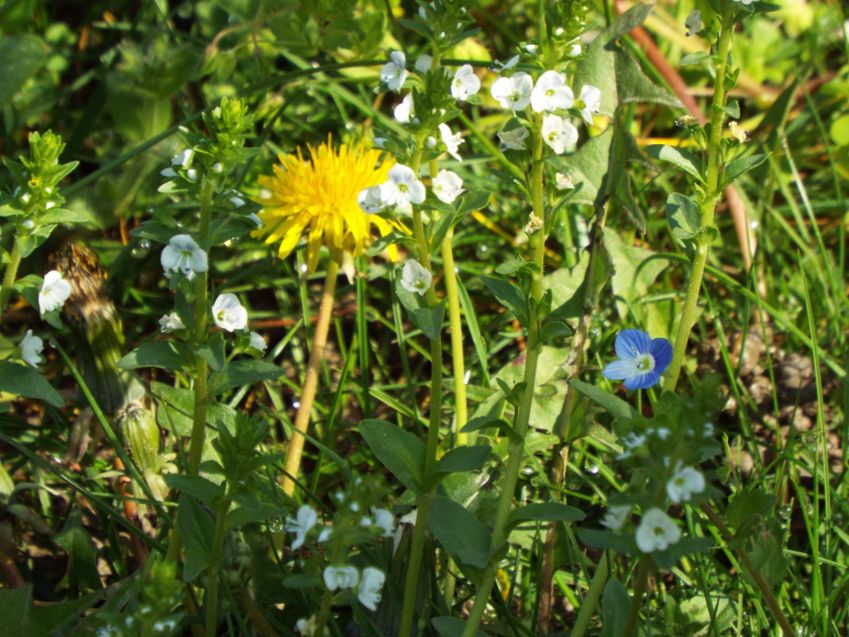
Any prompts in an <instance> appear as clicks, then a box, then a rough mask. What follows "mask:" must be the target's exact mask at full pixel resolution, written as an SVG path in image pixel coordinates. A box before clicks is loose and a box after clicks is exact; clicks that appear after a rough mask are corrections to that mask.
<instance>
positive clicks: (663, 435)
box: [654, 427, 672, 440]
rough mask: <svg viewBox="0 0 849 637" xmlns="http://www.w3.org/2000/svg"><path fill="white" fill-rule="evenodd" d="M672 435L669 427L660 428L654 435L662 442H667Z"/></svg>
mask: <svg viewBox="0 0 849 637" xmlns="http://www.w3.org/2000/svg"><path fill="white" fill-rule="evenodd" d="M670 433H672V432H671V431H669V427H658V428H657V429H655V430H654V435H656V436H657V437H658V438H660V439H661V440H666V439H667V438H669V434H670Z"/></svg>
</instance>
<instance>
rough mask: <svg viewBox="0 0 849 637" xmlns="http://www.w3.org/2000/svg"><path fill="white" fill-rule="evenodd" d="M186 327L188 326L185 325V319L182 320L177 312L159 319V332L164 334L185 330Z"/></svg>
mask: <svg viewBox="0 0 849 637" xmlns="http://www.w3.org/2000/svg"><path fill="white" fill-rule="evenodd" d="M184 327H186V326H185V324H184V323H183V319H181V318H180V315H179V314H177V313H176V312H171V313H170V314H165V315H163V316H162V318H160V319H159V331H160V332H162V333H163V334H168V333H169V332H175V331H177V330H181V329H183V328H184Z"/></svg>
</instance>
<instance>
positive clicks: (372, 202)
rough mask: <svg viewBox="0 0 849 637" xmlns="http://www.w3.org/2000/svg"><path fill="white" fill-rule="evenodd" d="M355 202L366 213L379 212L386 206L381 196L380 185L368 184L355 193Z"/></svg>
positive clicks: (381, 189)
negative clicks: (358, 192)
mask: <svg viewBox="0 0 849 637" xmlns="http://www.w3.org/2000/svg"><path fill="white" fill-rule="evenodd" d="M357 204H359V206H360V209H362V211H363V212H365V213H366V214H373V213H375V212H380V211H381V210H383V209H384V208H385V207H386V201H385V200H384V198H383V188H382V187H381V186H369V187H368V188H365V189H363V190H361V191H360V194H359V195H357Z"/></svg>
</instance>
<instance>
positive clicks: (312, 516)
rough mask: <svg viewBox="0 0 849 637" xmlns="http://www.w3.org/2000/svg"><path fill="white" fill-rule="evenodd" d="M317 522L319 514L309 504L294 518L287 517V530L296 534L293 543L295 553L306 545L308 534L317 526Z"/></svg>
mask: <svg viewBox="0 0 849 637" xmlns="http://www.w3.org/2000/svg"><path fill="white" fill-rule="evenodd" d="M316 522H318V513H316V511H315V509H313V508H312V507H311V506H309V505H308V504H305V505H303V506H302V507H301V508H300V509H298V512H297V513H296V514H295V517H294V518H292V517H289V516H286V525H285V528H286V530H287V531H289V532H290V533H294V534H295V541H294V542H292V550H293V551H297V550H298V549H299V548H301V547H302V546H303V545H304V541H305V540H306V538H307V533H309V531H310V529H311V528H312V527H314V526H315V525H316Z"/></svg>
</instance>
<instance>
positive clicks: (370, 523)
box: [360, 515, 374, 527]
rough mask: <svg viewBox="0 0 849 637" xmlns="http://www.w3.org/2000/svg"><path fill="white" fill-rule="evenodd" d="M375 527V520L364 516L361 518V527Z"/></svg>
mask: <svg viewBox="0 0 849 637" xmlns="http://www.w3.org/2000/svg"><path fill="white" fill-rule="evenodd" d="M373 525H374V520H372V519H371V518H370V517H369V516H367V515H364V516H363V517H361V518H360V526H366V527H368V526H373Z"/></svg>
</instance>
